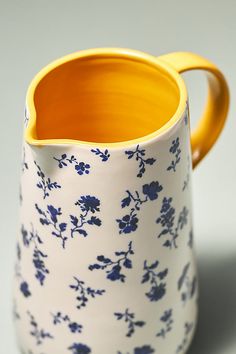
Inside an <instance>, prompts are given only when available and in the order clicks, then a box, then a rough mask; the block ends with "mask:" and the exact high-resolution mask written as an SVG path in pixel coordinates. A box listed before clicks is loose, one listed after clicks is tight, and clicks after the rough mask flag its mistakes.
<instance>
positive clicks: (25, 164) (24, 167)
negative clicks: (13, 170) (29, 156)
mask: <svg viewBox="0 0 236 354" xmlns="http://www.w3.org/2000/svg"><path fill="white" fill-rule="evenodd" d="M28 169H29V166H28V163H27V162H26V158H25V147H24V146H23V150H22V161H21V171H22V172H25V170H28Z"/></svg>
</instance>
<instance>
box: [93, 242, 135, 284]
mask: <svg viewBox="0 0 236 354" xmlns="http://www.w3.org/2000/svg"><path fill="white" fill-rule="evenodd" d="M133 254H134V251H133V249H132V242H129V245H128V250H127V251H117V252H115V256H116V257H118V258H117V259H116V260H113V261H112V260H111V259H110V258H107V257H105V256H103V255H101V256H98V257H97V260H98V262H99V263H95V264H90V265H89V267H88V268H89V270H91V271H93V270H95V269H96V270H98V269H101V270H104V269H107V270H106V274H107V279H109V280H111V281H116V280H119V281H121V282H122V283H124V282H125V278H126V276H125V275H124V274H123V273H121V272H122V270H123V269H122V266H123V267H124V268H126V269H131V268H132V261H131V259H130V258H128V256H129V255H130V256H131V255H133Z"/></svg>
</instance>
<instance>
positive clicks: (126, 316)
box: [114, 309, 146, 337]
mask: <svg viewBox="0 0 236 354" xmlns="http://www.w3.org/2000/svg"><path fill="white" fill-rule="evenodd" d="M114 315H115V316H116V318H117V320H124V322H126V323H127V325H128V332H127V333H126V337H131V336H132V335H133V334H134V332H135V328H136V327H143V326H144V325H145V324H146V323H145V322H144V321H136V320H135V314H134V313H131V312H129V309H126V310H125V312H124V313H121V312H115V313H114Z"/></svg>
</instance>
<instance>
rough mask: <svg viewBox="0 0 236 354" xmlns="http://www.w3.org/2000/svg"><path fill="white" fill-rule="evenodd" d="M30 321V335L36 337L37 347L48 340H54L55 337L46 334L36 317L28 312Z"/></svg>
mask: <svg viewBox="0 0 236 354" xmlns="http://www.w3.org/2000/svg"><path fill="white" fill-rule="evenodd" d="M27 314H28V316H29V319H30V325H31V330H30V335H31V336H32V337H34V339H35V342H36V345H40V344H42V343H43V342H44V341H45V340H46V339H53V336H52V335H51V334H50V333H49V332H46V331H45V330H44V329H41V328H40V327H39V325H38V323H37V321H36V320H35V318H34V316H33V315H32V314H31V313H30V312H29V311H28V312H27Z"/></svg>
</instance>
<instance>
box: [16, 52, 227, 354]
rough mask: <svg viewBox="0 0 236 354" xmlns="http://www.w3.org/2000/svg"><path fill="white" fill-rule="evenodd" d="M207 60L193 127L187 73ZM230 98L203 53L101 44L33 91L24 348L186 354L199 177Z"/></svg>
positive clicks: (23, 216)
mask: <svg viewBox="0 0 236 354" xmlns="http://www.w3.org/2000/svg"><path fill="white" fill-rule="evenodd" d="M190 69H202V70H206V72H207V77H208V82H209V96H208V102H207V107H206V110H205V113H204V115H203V117H202V118H201V120H200V122H199V124H198V126H197V128H196V131H194V133H193V134H192V135H191V136H190V126H189V110H188V95H187V91H186V86H185V84H184V81H183V79H182V77H181V75H180V73H181V72H183V71H186V70H190ZM228 102H229V94H228V88H227V84H226V82H225V79H224V76H223V75H222V73H221V72H220V71H219V70H218V69H217V68H216V67H215V66H214V65H213V64H212V63H210V62H209V61H208V60H206V59H204V58H202V57H200V56H198V55H196V54H192V53H185V52H177V53H172V54H167V55H164V56H161V57H159V58H156V57H154V56H152V55H150V54H147V53H143V52H140V51H138V50H131V49H126V48H95V49H87V50H81V51H78V52H76V53H73V54H70V55H67V56H65V57H63V58H61V59H59V60H56V61H54V62H53V63H51V64H49V65H47V66H46V67H45V68H43V69H42V70H41V71H40V72H39V73H38V74H37V75H36V76H35V78H34V79H33V81H32V82H31V84H30V86H29V89H28V92H27V98H26V109H25V129H24V141H23V160H22V179H21V192H20V203H21V209H20V227H19V235H18V240H17V261H16V268H15V278H14V289H15V290H14V315H15V316H14V317H15V326H16V332H17V338H18V342H19V348H20V351H21V353H24V354H89V353H92V354H151V353H156V354H158V353H162V354H173V353H176V354H183V353H186V351H187V349H188V347H189V344H190V342H191V339H192V337H193V334H194V330H195V326H196V320H197V300H198V278H197V273H196V264H195V258H194V250H193V229H192V206H191V174H192V166H193V167H195V166H196V165H197V164H198V162H199V161H200V160H201V159H202V158H203V157H204V155H205V154H206V153H207V152H208V150H209V149H210V148H211V147H212V145H213V144H214V142H215V140H216V139H217V137H218V135H219V133H220V131H221V130H222V127H223V125H224V121H225V118H226V115H227V110H228Z"/></svg>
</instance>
